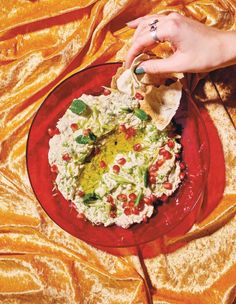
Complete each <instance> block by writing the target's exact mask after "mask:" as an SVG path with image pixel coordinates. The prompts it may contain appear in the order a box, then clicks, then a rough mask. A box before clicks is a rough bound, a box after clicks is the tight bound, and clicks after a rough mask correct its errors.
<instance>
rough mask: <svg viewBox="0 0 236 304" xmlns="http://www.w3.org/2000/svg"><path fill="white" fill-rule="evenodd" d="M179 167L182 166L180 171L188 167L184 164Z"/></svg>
mask: <svg viewBox="0 0 236 304" xmlns="http://www.w3.org/2000/svg"><path fill="white" fill-rule="evenodd" d="M179 166H180V169H181V170H184V169H185V168H186V165H185V163H184V162H181V163H180V164H179Z"/></svg>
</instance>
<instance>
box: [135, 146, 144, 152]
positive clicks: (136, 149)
mask: <svg viewBox="0 0 236 304" xmlns="http://www.w3.org/2000/svg"><path fill="white" fill-rule="evenodd" d="M133 149H134V151H137V152H138V151H140V150H141V149H142V145H141V144H135V145H133Z"/></svg>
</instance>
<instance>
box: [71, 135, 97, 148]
mask: <svg viewBox="0 0 236 304" xmlns="http://www.w3.org/2000/svg"><path fill="white" fill-rule="evenodd" d="M96 139H97V136H96V135H95V134H94V133H93V132H90V133H89V135H88V136H84V135H79V136H77V137H76V139H75V141H76V142H77V143H78V144H82V145H87V144H89V143H91V142H92V141H95V140H96Z"/></svg>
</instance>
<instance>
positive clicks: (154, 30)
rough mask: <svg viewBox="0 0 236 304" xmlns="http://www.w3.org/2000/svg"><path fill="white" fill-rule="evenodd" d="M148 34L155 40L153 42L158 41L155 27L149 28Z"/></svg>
mask: <svg viewBox="0 0 236 304" xmlns="http://www.w3.org/2000/svg"><path fill="white" fill-rule="evenodd" d="M150 34H151V36H152V39H153V40H154V41H155V42H160V39H159V38H158V36H157V27H155V28H150Z"/></svg>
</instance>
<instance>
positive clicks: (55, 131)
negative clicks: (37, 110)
mask: <svg viewBox="0 0 236 304" xmlns="http://www.w3.org/2000/svg"><path fill="white" fill-rule="evenodd" d="M56 134H60V131H59V130H58V129H57V128H55V129H52V128H48V135H49V136H50V137H53V136H54V135H56Z"/></svg>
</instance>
